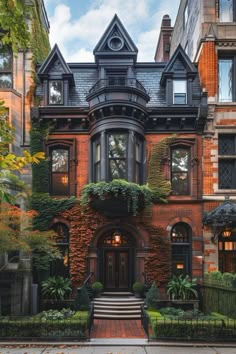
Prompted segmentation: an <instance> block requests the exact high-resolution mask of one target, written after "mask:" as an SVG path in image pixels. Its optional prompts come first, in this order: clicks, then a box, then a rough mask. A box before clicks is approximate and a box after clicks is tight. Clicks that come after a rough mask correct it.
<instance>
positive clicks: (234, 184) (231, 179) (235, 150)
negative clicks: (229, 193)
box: [218, 134, 236, 189]
mask: <svg viewBox="0 0 236 354" xmlns="http://www.w3.org/2000/svg"><path fill="white" fill-rule="evenodd" d="M218 156H219V188H220V189H236V179H235V175H236V135H235V134H220V135H219V147H218Z"/></svg>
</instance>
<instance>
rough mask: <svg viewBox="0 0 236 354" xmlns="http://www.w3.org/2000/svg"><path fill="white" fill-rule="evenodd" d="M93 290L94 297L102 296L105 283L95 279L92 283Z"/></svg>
mask: <svg viewBox="0 0 236 354" xmlns="http://www.w3.org/2000/svg"><path fill="white" fill-rule="evenodd" d="M92 290H93V295H94V297H98V296H100V295H101V293H102V291H103V284H102V283H101V282H100V281H95V282H94V283H93V284H92Z"/></svg>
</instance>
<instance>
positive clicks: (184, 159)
mask: <svg viewBox="0 0 236 354" xmlns="http://www.w3.org/2000/svg"><path fill="white" fill-rule="evenodd" d="M171 164H172V171H180V172H183V171H188V168H189V150H186V149H181V148H179V149H173V150H172V159H171Z"/></svg>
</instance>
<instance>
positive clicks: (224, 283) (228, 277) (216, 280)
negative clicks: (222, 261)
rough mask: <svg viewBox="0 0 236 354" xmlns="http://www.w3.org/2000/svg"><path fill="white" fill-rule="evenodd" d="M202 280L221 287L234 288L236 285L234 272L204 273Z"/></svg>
mask: <svg viewBox="0 0 236 354" xmlns="http://www.w3.org/2000/svg"><path fill="white" fill-rule="evenodd" d="M204 281H205V282H209V283H211V284H215V285H217V286H221V287H229V288H234V287H235V285H236V274H235V273H228V272H225V273H221V272H219V271H215V272H209V273H204Z"/></svg>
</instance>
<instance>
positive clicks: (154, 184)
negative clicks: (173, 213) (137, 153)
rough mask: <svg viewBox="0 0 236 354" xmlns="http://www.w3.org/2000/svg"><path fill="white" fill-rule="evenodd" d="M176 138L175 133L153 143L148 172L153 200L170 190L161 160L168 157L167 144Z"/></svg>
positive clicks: (165, 194)
mask: <svg viewBox="0 0 236 354" xmlns="http://www.w3.org/2000/svg"><path fill="white" fill-rule="evenodd" d="M175 139H176V135H173V136H170V137H167V138H164V139H162V140H160V141H159V142H158V143H157V144H155V145H154V147H153V148H152V151H151V157H150V161H149V172H148V179H147V182H148V186H149V188H150V189H151V190H152V191H153V201H154V202H155V201H159V200H160V196H162V197H163V198H164V197H165V196H167V195H168V194H169V193H170V191H171V184H170V181H169V180H167V179H166V176H165V174H164V172H163V170H162V164H163V162H164V161H165V160H166V159H168V157H169V145H170V144H171V143H172V142H173V141H174V140H175Z"/></svg>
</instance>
